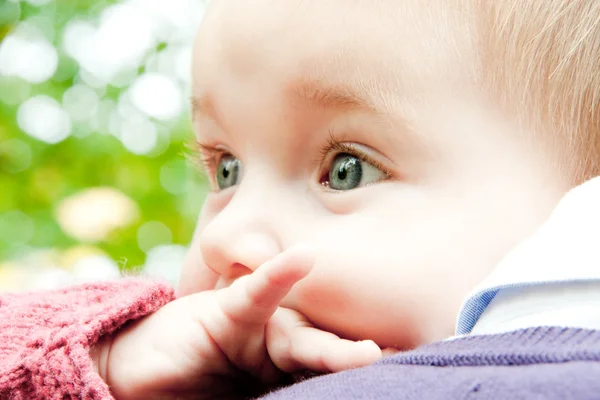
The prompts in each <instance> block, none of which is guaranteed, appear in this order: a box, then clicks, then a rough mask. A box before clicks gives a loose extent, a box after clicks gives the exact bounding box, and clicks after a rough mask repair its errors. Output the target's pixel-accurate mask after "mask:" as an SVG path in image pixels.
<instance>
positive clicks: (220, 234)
mask: <svg viewBox="0 0 600 400" xmlns="http://www.w3.org/2000/svg"><path fill="white" fill-rule="evenodd" d="M215 222H216V221H215ZM216 228H218V227H215V226H208V227H207V228H206V229H205V231H204V232H203V235H202V237H201V241H200V246H201V251H202V255H203V258H204V261H205V262H206V264H207V265H208V266H209V267H210V268H211V269H213V270H214V271H215V272H217V273H218V274H220V275H221V276H222V277H223V278H225V279H226V280H235V279H237V278H239V277H240V276H243V275H247V274H249V273H252V271H254V270H256V269H257V268H258V267H259V266H261V265H262V264H264V263H265V262H267V261H269V260H270V259H272V258H273V257H275V256H276V255H277V254H279V253H280V252H281V249H280V246H279V244H278V243H277V240H276V238H275V237H274V235H273V234H271V233H269V232H267V231H260V230H248V229H246V228H244V227H238V229H231V230H229V229H223V230H220V229H219V230H218V229H216Z"/></svg>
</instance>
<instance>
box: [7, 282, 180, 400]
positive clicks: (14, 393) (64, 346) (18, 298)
mask: <svg viewBox="0 0 600 400" xmlns="http://www.w3.org/2000/svg"><path fill="white" fill-rule="evenodd" d="M173 299H174V294H173V290H172V288H171V287H170V286H169V285H168V284H166V283H162V282H157V281H152V280H146V279H131V278H128V279H122V280H119V281H115V282H107V283H95V284H87V285H82V286H76V287H72V288H68V289H63V290H56V291H51V292H36V293H27V294H8V295H2V296H0V399H2V400H4V399H14V400H20V399H28V400H29V399H61V400H62V399H90V400H91V399H112V396H111V395H110V392H109V389H108V387H107V385H106V384H105V383H104V382H103V381H102V380H101V378H100V377H99V376H98V375H97V374H96V372H95V371H94V368H93V364H92V361H91V358H90V348H91V347H92V346H93V345H94V344H95V343H97V342H98V340H99V338H100V337H101V336H103V335H108V334H111V333H112V332H114V331H115V330H116V329H118V328H119V327H121V326H122V325H123V324H125V323H126V322H127V321H130V320H134V319H138V318H140V317H142V316H145V315H147V314H150V313H152V312H154V311H156V310H158V309H159V308H160V307H162V306H163V305H165V304H166V303H168V302H170V301H171V300H173Z"/></svg>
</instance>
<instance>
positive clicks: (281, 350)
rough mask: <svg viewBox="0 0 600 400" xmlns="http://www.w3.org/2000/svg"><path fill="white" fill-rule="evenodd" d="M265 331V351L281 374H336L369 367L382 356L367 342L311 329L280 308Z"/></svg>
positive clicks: (306, 323) (292, 313)
mask: <svg viewBox="0 0 600 400" xmlns="http://www.w3.org/2000/svg"><path fill="white" fill-rule="evenodd" d="M281 310H282V311H281V312H279V311H278V312H277V314H276V316H275V317H274V318H273V320H272V322H271V323H270V324H269V326H268V330H267V348H268V351H269V355H270V356H271V359H272V360H273V362H274V364H275V365H276V366H277V367H278V368H280V369H281V370H283V371H286V372H295V371H299V370H303V369H309V370H311V371H319V372H339V371H343V370H346V369H351V368H358V367H363V366H366V365H370V364H372V363H373V362H375V361H377V360H379V359H380V358H381V357H382V352H381V349H380V348H379V346H377V345H376V344H375V342H373V341H371V340H365V341H358V342H355V341H351V340H346V339H340V338H339V337H338V336H337V335H335V334H333V333H330V332H326V331H322V330H320V329H317V328H315V327H313V326H311V325H310V324H309V323H308V321H306V320H305V319H302V318H300V319H299V318H298V315H299V314H298V313H295V312H294V311H291V310H285V309H281Z"/></svg>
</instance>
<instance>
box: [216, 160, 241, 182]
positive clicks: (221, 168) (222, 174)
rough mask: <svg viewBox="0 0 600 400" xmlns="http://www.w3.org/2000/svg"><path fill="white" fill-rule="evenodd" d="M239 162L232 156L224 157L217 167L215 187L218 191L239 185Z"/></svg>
mask: <svg viewBox="0 0 600 400" xmlns="http://www.w3.org/2000/svg"><path fill="white" fill-rule="evenodd" d="M240 164H241V163H240V160H238V159H237V158H235V157H234V156H232V155H229V154H228V155H224V156H223V157H221V160H220V161H219V165H218V166H217V186H218V187H219V190H223V189H227V188H229V187H231V186H235V185H237V184H239V180H240V169H241V165H240Z"/></svg>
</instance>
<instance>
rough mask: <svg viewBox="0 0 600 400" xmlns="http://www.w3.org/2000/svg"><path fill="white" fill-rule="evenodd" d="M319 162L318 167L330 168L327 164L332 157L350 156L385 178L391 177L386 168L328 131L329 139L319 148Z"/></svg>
mask: <svg viewBox="0 0 600 400" xmlns="http://www.w3.org/2000/svg"><path fill="white" fill-rule="evenodd" d="M320 153H321V162H320V163H319V165H321V166H322V168H323V167H330V165H329V164H331V162H332V161H333V157H335V156H336V155H338V154H340V153H347V154H350V155H352V156H354V157H356V158H358V159H359V160H361V161H362V162H366V163H369V164H371V165H372V166H374V167H375V168H377V169H379V170H380V171H381V172H383V173H384V174H385V175H386V176H387V178H388V179H389V178H390V177H391V176H392V173H391V172H390V170H389V169H388V168H386V167H385V166H384V165H383V164H382V163H381V162H379V161H377V160H375V159H373V158H372V157H369V156H368V155H367V154H365V153H363V152H361V151H359V150H358V149H356V148H355V147H354V146H351V145H348V144H346V143H344V142H342V141H341V140H340V139H339V138H338V137H337V136H336V134H335V132H334V131H329V137H328V138H327V142H326V143H325V144H324V145H323V146H322V147H321V149H320Z"/></svg>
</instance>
